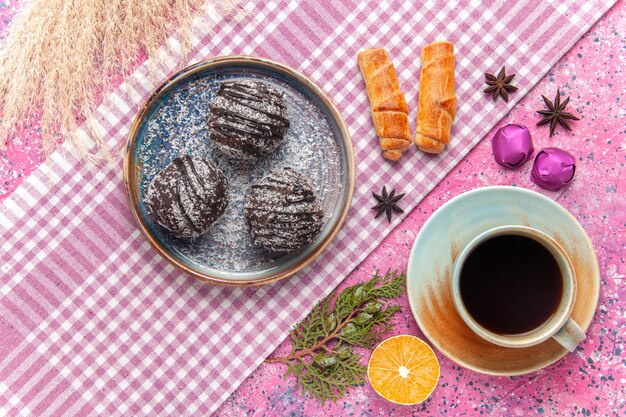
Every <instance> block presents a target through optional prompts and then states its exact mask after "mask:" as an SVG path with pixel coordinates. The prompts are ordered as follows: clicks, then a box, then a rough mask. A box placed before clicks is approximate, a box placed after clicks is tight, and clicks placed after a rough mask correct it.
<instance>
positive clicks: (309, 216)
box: [245, 168, 324, 253]
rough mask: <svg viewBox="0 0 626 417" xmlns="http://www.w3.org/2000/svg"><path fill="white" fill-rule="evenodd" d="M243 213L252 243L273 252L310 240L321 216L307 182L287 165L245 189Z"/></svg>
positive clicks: (314, 196)
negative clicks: (246, 190) (246, 191)
mask: <svg viewBox="0 0 626 417" xmlns="http://www.w3.org/2000/svg"><path fill="white" fill-rule="evenodd" d="M245 215H246V222H247V223H248V227H249V228H250V233H251V234H252V239H253V241H254V243H255V244H257V245H260V246H262V247H264V248H265V249H267V250H268V251H270V252H274V253H286V252H292V251H295V250H297V249H300V248H303V247H304V246H306V245H308V244H309V243H311V242H313V240H314V239H315V237H316V236H317V235H318V234H319V232H320V230H322V218H323V217H324V216H323V214H322V209H321V206H320V202H319V200H318V198H317V196H316V195H315V192H314V191H313V187H311V184H310V183H309V182H308V181H307V179H306V178H305V177H304V176H303V175H302V174H300V173H298V172H296V171H293V170H291V169H289V168H286V169H283V170H280V171H274V172H272V173H270V174H269V175H268V176H266V177H265V178H263V179H261V180H260V181H258V182H256V183H255V184H253V185H252V186H251V187H250V188H249V189H248V193H247V194H246V204H245Z"/></svg>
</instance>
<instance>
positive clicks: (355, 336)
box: [267, 270, 406, 405]
mask: <svg viewBox="0 0 626 417" xmlns="http://www.w3.org/2000/svg"><path fill="white" fill-rule="evenodd" d="M405 283H406V274H405V273H404V272H402V273H398V272H397V271H393V272H392V271H391V270H389V271H387V273H386V274H385V275H384V276H381V275H379V274H378V272H376V273H375V274H374V275H373V276H372V278H371V279H370V280H368V281H367V282H364V283H359V284H355V285H352V286H350V287H347V288H345V289H343V290H342V291H341V292H340V293H339V294H337V291H333V292H332V293H331V294H330V295H329V296H328V297H326V298H325V299H323V300H322V301H320V302H319V303H318V304H317V305H316V306H315V308H313V310H312V311H311V313H309V315H308V316H307V317H306V318H305V319H304V320H302V322H301V323H299V324H297V325H296V326H295V327H294V328H293V329H292V330H291V333H290V341H291V353H290V354H289V355H287V356H284V357H274V358H268V359H267V361H268V362H280V363H284V364H286V365H287V371H286V372H285V378H287V377H289V376H290V375H293V376H294V377H295V378H296V390H297V389H301V390H302V392H303V393H304V394H305V395H309V396H311V397H314V398H316V399H317V400H318V401H320V402H321V403H322V405H324V403H325V402H326V401H329V400H330V401H337V400H338V399H339V398H342V397H343V396H345V395H346V393H347V392H348V390H349V389H350V388H351V387H353V386H356V385H360V384H362V383H363V382H365V373H366V371H367V367H365V366H363V365H362V364H361V355H360V354H359V353H357V352H354V350H353V349H352V348H353V347H355V346H356V347H363V348H368V349H372V348H373V347H374V346H375V345H376V344H378V343H379V342H380V341H381V340H382V336H383V335H384V334H385V333H386V332H388V331H389V330H391V328H392V324H391V319H392V317H393V315H394V313H396V312H397V311H398V310H400V307H399V306H397V305H393V304H388V305H386V304H385V302H386V301H387V300H390V299H392V298H397V297H399V296H400V295H401V294H402V292H403V290H404V287H405ZM333 300H334V303H333Z"/></svg>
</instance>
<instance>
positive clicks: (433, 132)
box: [415, 41, 456, 153]
mask: <svg viewBox="0 0 626 417" xmlns="http://www.w3.org/2000/svg"><path fill="white" fill-rule="evenodd" d="M455 116H456V94H455V92H454V45H453V44H452V43H450V42H447V41H443V42H434V43H431V44H430V45H426V46H425V47H424V48H422V74H421V77H420V97H419V112H418V115H417V129H416V132H415V144H416V145H417V147H418V148H419V149H421V150H422V151H424V152H428V153H440V152H441V151H443V149H444V148H445V147H446V145H447V144H448V143H449V142H450V128H451V127H452V121H453V120H454V117H455Z"/></svg>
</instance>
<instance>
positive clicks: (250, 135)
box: [209, 81, 289, 159]
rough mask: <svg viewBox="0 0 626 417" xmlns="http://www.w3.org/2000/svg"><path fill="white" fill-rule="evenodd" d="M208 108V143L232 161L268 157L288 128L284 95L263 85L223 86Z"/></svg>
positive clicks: (228, 83)
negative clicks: (211, 143) (234, 159)
mask: <svg viewBox="0 0 626 417" xmlns="http://www.w3.org/2000/svg"><path fill="white" fill-rule="evenodd" d="M209 107H210V109H211V115H210V117H209V130H210V136H211V140H213V141H214V142H215V144H216V145H217V148H218V149H220V150H221V151H222V152H223V153H225V154H226V155H228V156H231V157H233V158H238V159H257V158H260V157H262V156H265V155H267V154H268V153H270V152H272V151H274V150H275V149H276V148H277V147H278V146H279V145H280V143H281V141H282V140H283V138H284V136H285V133H286V132H287V129H288V128H289V120H288V119H287V109H286V108H285V105H284V103H283V94H282V93H281V92H279V91H278V90H276V89H275V88H273V87H271V86H269V85H267V84H264V83H262V82H254V81H243V82H226V83H223V84H222V85H221V86H220V89H219V91H218V93H217V96H216V98H215V99H214V100H213V101H212V102H211V104H210V105H209Z"/></svg>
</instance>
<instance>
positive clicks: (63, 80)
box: [0, 0, 235, 155]
mask: <svg viewBox="0 0 626 417" xmlns="http://www.w3.org/2000/svg"><path fill="white" fill-rule="evenodd" d="M206 1H207V0H115V1H107V0H31V1H30V3H29V5H28V6H27V7H26V8H25V9H24V10H23V11H21V12H20V13H19V14H18V15H17V16H16V17H15V19H14V21H13V24H12V25H11V27H10V28H9V32H8V35H7V37H6V38H5V39H4V41H3V42H2V44H0V115H2V116H1V117H2V120H1V121H0V149H1V148H4V147H5V146H6V141H7V140H8V139H9V138H10V137H11V136H13V135H16V134H17V133H18V132H19V131H20V129H23V128H24V127H25V126H26V125H27V123H28V121H29V120H32V119H36V118H40V119H41V123H40V126H41V134H42V137H43V147H44V151H45V152H46V154H49V153H50V152H51V151H52V150H53V149H54V148H55V147H56V144H57V143H58V141H59V140H60V137H61V136H62V137H63V138H64V139H65V140H67V141H69V142H70V143H71V144H72V145H74V146H75V147H76V148H77V149H78V150H79V152H80V153H81V154H82V155H88V151H87V149H86V148H85V146H84V144H83V143H82V142H81V141H80V140H79V138H78V136H77V135H75V134H74V132H75V130H76V128H77V123H78V122H79V121H82V120H84V119H86V118H88V117H89V115H91V114H92V112H93V111H94V109H95V107H96V105H97V104H98V102H99V101H100V98H101V97H102V95H104V94H106V93H107V92H109V90H110V87H111V79H112V77H114V76H116V75H117V76H119V75H120V74H121V75H127V74H128V73H129V72H130V71H131V70H132V69H133V68H134V66H135V65H136V60H137V57H138V53H139V52H140V51H144V52H145V53H146V54H147V55H148V56H149V57H153V56H154V57H155V58H156V57H157V51H158V49H159V47H161V46H162V45H163V43H164V42H165V40H166V39H167V38H168V37H169V36H170V35H171V34H172V33H173V32H174V31H175V30H176V29H178V28H180V38H181V44H182V48H183V51H184V52H189V50H190V46H191V45H190V42H189V26H190V24H191V21H192V18H193V16H194V13H195V12H196V11H198V10H199V9H200V7H201V6H202V5H203V3H205V2H206ZM209 1H210V2H212V3H214V4H216V5H218V6H219V10H221V11H227V10H229V9H230V6H232V5H233V4H234V2H235V0H209ZM157 59H158V58H157ZM94 139H96V140H97V148H98V151H107V150H106V149H105V145H104V142H103V140H102V139H101V138H98V137H97V136H96V137H95V138H94Z"/></svg>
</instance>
